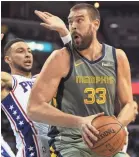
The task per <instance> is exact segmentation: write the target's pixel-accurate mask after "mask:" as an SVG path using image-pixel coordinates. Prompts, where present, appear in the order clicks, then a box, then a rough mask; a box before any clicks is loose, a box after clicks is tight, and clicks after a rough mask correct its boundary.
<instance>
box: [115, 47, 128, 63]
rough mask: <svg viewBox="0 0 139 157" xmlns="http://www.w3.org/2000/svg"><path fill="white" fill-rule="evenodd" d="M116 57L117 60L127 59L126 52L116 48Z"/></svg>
mask: <svg viewBox="0 0 139 157" xmlns="http://www.w3.org/2000/svg"><path fill="white" fill-rule="evenodd" d="M116 57H117V60H118V61H121V62H122V61H124V60H127V56H126V53H125V52H124V51H123V50H122V49H116Z"/></svg>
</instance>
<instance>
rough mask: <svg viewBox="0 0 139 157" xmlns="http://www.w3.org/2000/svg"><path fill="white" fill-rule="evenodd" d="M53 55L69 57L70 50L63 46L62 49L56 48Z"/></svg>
mask: <svg viewBox="0 0 139 157" xmlns="http://www.w3.org/2000/svg"><path fill="white" fill-rule="evenodd" d="M52 55H53V56H55V57H59V58H61V57H67V56H69V53H68V50H67V48H66V47H63V48H61V49H58V50H54V51H53V53H52Z"/></svg>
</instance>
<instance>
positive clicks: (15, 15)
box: [1, 1, 139, 157]
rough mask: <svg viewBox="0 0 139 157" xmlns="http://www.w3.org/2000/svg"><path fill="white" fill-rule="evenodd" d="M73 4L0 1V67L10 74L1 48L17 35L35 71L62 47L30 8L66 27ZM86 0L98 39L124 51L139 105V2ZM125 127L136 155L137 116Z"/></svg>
mask: <svg viewBox="0 0 139 157" xmlns="http://www.w3.org/2000/svg"><path fill="white" fill-rule="evenodd" d="M82 2H83V1H82ZM85 2H86V1H85ZM76 3H81V2H79V1H72V2H66V1H63V2H60V1H59V2H58V1H55V2H52V1H51V2H50V1H45V2H39V1H34V2H33V1H30V2H27V1H2V2H1V32H2V33H4V34H5V36H4V39H3V41H2V51H1V70H2V71H7V72H9V73H10V69H9V67H8V65H7V64H6V63H5V62H4V58H3V48H4V45H5V44H6V43H7V42H8V41H9V40H11V39H13V38H16V37H19V38H23V39H24V40H25V41H26V42H27V43H28V44H29V45H30V47H31V49H32V50H33V55H34V66H33V70H32V73H33V74H37V73H39V72H40V70H41V68H42V66H43V64H44V62H45V60H46V59H47V57H48V56H49V55H50V53H51V52H52V51H53V50H55V49H59V48H61V47H63V44H62V42H61V39H60V38H59V35H58V33H56V32H54V31H50V30H47V29H45V28H43V27H42V26H40V25H39V24H40V19H39V18H38V17H37V16H36V15H35V14H34V10H40V11H47V12H50V13H52V14H54V15H56V16H59V17H60V18H62V20H63V21H64V22H65V23H66V25H67V27H68V21H67V16H68V14H69V10H70V8H71V7H72V6H73V5H75V4H76ZM87 3H90V4H93V5H94V6H95V7H96V8H98V10H99V11H100V14H101V26H100V29H99V33H98V38H99V40H100V41H101V42H104V43H106V44H110V45H112V46H114V47H116V48H121V49H123V50H124V51H125V52H126V55H127V57H128V59H129V62H130V67H131V76H132V87H133V95H134V99H135V100H136V101H137V102H138V104H139V2H132V1H131V2H130V1H128V2H120V1H119V2H112V1H111V2H110V1H107V2H105V1H103V2H91V1H89V2H87ZM1 115H2V118H1V129H2V135H3V136H4V139H5V140H6V141H7V142H8V143H9V145H10V146H11V148H12V149H13V151H14V152H16V148H15V139H14V135H13V132H12V130H11V127H10V124H9V122H8V120H7V118H6V116H5V115H4V113H3V112H2V114H1ZM125 116H128V115H125ZM128 129H129V146H128V153H129V154H130V155H131V157H139V116H137V119H136V121H135V122H134V123H132V124H130V125H129V126H128Z"/></svg>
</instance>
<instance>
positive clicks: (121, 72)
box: [116, 49, 138, 126]
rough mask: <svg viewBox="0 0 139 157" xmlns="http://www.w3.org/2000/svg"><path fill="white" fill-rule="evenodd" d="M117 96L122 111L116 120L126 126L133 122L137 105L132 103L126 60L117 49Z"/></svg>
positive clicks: (129, 76)
mask: <svg viewBox="0 0 139 157" xmlns="http://www.w3.org/2000/svg"><path fill="white" fill-rule="evenodd" d="M116 56H117V94H118V98H119V100H120V102H121V104H122V110H121V112H120V113H119V115H118V120H119V121H120V122H121V123H122V124H123V125H124V126H127V125H128V124H129V123H130V122H132V121H134V120H135V118H136V115H137V113H138V111H137V103H136V102H135V101H133V96H132V87H131V73H130V66H129V62H128V59H127V57H126V55H125V53H124V52H123V51H122V50H120V49H117V50H116Z"/></svg>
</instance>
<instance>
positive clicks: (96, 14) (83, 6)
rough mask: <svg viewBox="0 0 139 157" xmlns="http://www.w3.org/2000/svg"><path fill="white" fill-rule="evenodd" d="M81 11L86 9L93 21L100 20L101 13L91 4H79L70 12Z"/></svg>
mask: <svg viewBox="0 0 139 157" xmlns="http://www.w3.org/2000/svg"><path fill="white" fill-rule="evenodd" d="M79 9H86V10H87V11H88V14H89V15H90V19H91V20H95V19H98V20H100V13H99V11H98V10H97V9H96V8H95V7H94V6H93V5H91V4H88V3H79V4H76V5H74V6H73V7H72V8H71V9H70V11H75V10H79Z"/></svg>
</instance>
